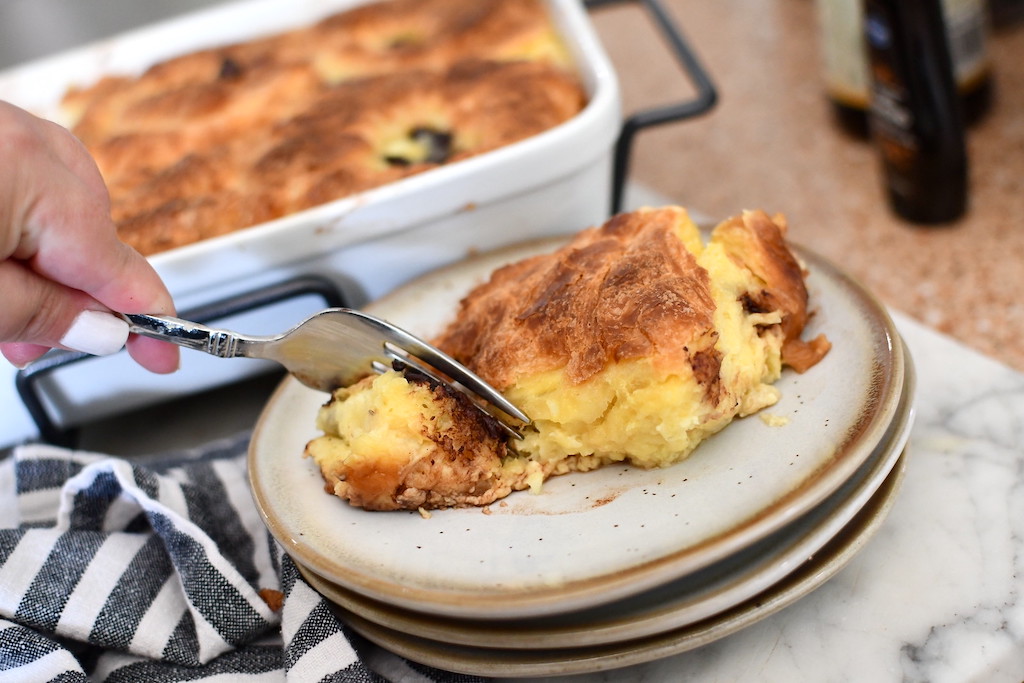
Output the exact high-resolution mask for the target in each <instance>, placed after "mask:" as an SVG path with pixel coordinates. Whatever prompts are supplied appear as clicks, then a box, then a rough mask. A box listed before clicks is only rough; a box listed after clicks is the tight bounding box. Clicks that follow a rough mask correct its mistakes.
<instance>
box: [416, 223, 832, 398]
mask: <svg viewBox="0 0 1024 683" xmlns="http://www.w3.org/2000/svg"><path fill="white" fill-rule="evenodd" d="M680 211H681V209H678V208H674V207H669V208H664V209H657V210H651V211H646V212H635V213H630V214H622V215H619V216H616V217H614V218H612V219H611V220H610V221H608V223H607V224H605V225H604V226H602V227H600V228H591V229H589V230H586V231H584V232H582V233H580V234H579V235H578V236H577V237H576V238H575V239H574V240H572V242H570V243H569V244H567V245H566V246H565V247H563V248H561V249H559V250H558V251H555V252H553V253H550V254H544V255H540V256H536V257H533V258H530V259H527V260H524V261H522V262H519V263H515V264H512V265H509V266H507V267H505V268H502V269H500V270H498V271H497V272H495V273H494V275H493V276H492V277H491V279H490V281H489V282H487V283H486V284H484V285H481V286H480V287H478V288H477V289H475V290H474V291H473V292H472V293H470V294H469V295H468V296H467V297H466V298H465V299H464V300H463V301H462V303H461V305H460V310H459V312H458V313H457V315H456V316H455V318H454V320H453V322H452V323H451V325H450V326H449V327H448V328H447V329H446V330H445V332H444V333H443V335H442V336H441V337H440V338H438V339H437V340H436V343H437V344H438V345H439V346H440V347H441V348H443V349H445V350H446V351H448V352H449V353H450V354H452V355H453V356H454V357H455V358H457V359H459V360H460V361H462V362H463V363H466V364H468V365H469V366H470V367H472V368H473V369H474V370H475V371H476V372H478V373H479V374H481V376H483V378H484V379H485V380H487V381H488V382H490V383H491V384H493V385H494V386H495V387H497V388H498V389H499V390H504V389H506V388H508V387H509V386H511V385H513V384H514V383H515V381H516V378H517V377H520V376H524V375H530V374H533V373H537V372H543V371H545V370H550V369H554V368H562V367H564V368H565V376H566V378H567V379H568V380H569V381H570V382H573V383H576V384H579V383H583V382H586V381H587V380H588V379H589V378H591V377H593V376H594V375H595V374H597V373H599V372H601V371H602V370H603V369H604V368H606V367H607V366H608V365H609V364H611V363H613V362H621V361H625V360H630V359H634V358H645V357H649V358H652V359H653V360H654V361H655V362H656V363H657V364H659V365H660V366H661V367H662V368H664V369H667V370H668V369H671V368H672V367H674V366H679V365H680V364H686V365H689V366H692V368H693V370H694V374H695V375H697V376H698V377H702V378H703V379H704V380H705V381H707V382H714V378H715V377H717V374H718V367H719V365H720V363H721V353H720V352H719V351H717V350H716V349H715V342H716V339H717V336H718V333H717V332H716V330H715V324H714V310H715V302H714V298H713V296H712V293H711V281H710V278H709V275H708V272H707V270H705V269H704V268H703V267H701V266H700V265H699V264H698V263H697V259H696V258H695V256H694V254H693V253H692V252H691V250H689V249H687V245H686V244H685V243H684V242H683V241H681V240H680V239H679V238H678V235H677V233H676V232H675V231H674V230H672V229H671V225H672V224H673V223H675V222H677V221H678V220H679V214H678V212H680ZM714 234H715V237H714V239H716V240H719V241H721V242H722V244H723V246H724V248H725V250H726V252H727V253H728V255H729V257H730V258H732V259H733V260H735V261H736V262H737V263H739V264H741V265H742V266H743V267H745V268H747V269H749V270H750V271H751V272H752V273H753V274H754V275H755V276H756V278H757V279H758V280H759V281H760V282H761V283H762V284H763V286H762V287H760V288H758V289H755V290H751V291H748V292H745V293H744V298H743V301H742V304H743V307H744V309H745V310H747V311H749V312H753V313H760V312H769V311H778V312H779V313H780V314H781V323H780V325H781V329H782V331H783V335H784V344H783V362H785V363H787V364H789V365H791V366H792V367H794V368H795V369H797V370H798V371H802V370H805V369H806V368H807V367H810V365H813V364H814V363H815V362H817V360H819V359H820V358H821V357H822V355H824V352H825V351H826V350H827V342H825V340H824V339H823V338H821V339H819V340H815V341H814V342H804V341H802V340H801V339H800V335H801V333H802V332H803V330H804V326H805V325H806V323H807V319H808V310H807V301H808V296H807V289H806V287H805V285H804V278H803V271H802V268H801V266H800V263H799V262H798V261H797V259H796V258H795V256H794V255H793V254H792V252H791V251H790V250H789V248H788V247H787V246H786V244H785V241H784V234H785V225H784V223H783V222H782V220H781V219H779V222H776V221H774V220H773V219H772V218H771V217H769V216H768V215H767V214H766V213H764V212H762V211H750V212H745V213H743V214H742V215H741V216H737V217H734V218H731V219H729V220H727V221H725V222H723V223H722V224H721V225H719V226H718V227H717V228H716V230H715V233H714Z"/></svg>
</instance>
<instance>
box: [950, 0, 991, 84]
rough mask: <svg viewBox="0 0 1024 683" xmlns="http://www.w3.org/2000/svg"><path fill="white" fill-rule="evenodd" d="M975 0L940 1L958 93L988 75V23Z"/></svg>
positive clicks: (989, 66)
mask: <svg viewBox="0 0 1024 683" xmlns="http://www.w3.org/2000/svg"><path fill="white" fill-rule="evenodd" d="M980 5H981V3H979V2H977V0H943V3H942V9H943V13H944V15H945V19H946V31H947V32H948V34H949V52H950V56H951V57H952V58H953V71H954V72H955V74H956V82H957V85H958V86H959V87H960V90H961V91H963V90H965V89H970V88H972V87H974V86H976V85H977V84H978V83H979V82H980V81H981V79H982V78H984V77H985V75H986V74H987V73H988V71H989V69H990V68H991V65H990V64H989V54H988V49H987V46H988V23H987V21H986V17H985V12H984V8H983V7H980Z"/></svg>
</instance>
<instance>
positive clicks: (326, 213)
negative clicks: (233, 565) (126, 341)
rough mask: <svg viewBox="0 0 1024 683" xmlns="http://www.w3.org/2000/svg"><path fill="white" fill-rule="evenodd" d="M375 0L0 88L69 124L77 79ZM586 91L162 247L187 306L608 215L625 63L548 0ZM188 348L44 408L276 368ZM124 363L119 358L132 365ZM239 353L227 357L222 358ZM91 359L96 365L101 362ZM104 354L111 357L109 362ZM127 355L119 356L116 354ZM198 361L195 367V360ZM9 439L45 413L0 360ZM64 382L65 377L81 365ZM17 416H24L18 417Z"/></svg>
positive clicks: (220, 22) (168, 40)
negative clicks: (156, 368) (458, 147)
mask: <svg viewBox="0 0 1024 683" xmlns="http://www.w3.org/2000/svg"><path fill="white" fill-rule="evenodd" d="M365 1H366V0H242V1H241V2H233V3H230V4H225V5H222V6H216V7H213V8H211V9H208V10H203V11H199V12H195V13H191V14H188V15H185V16H182V17H180V18H177V19H173V20H169V21H164V22H161V23H159V24H154V25H151V26H148V27H145V28H142V29H138V30H135V31H132V32H129V33H125V34H122V35H119V36H116V37H114V38H112V39H109V40H105V41H102V42H98V43H95V44H91V45H88V46H86V47H83V48H80V49H75V50H71V51H69V52H66V53H62V54H59V55H56V56H53V57H50V58H46V59H42V60H39V61H36V62H32V63H29V64H25V65H23V66H20V67H17V68H14V69H11V70H8V71H6V72H0V99H4V100H7V101H9V102H12V103H14V104H17V105H19V106H21V107H24V108H26V109H28V110H30V111H33V112H35V113H37V114H39V115H41V116H44V117H47V118H51V119H53V120H56V121H58V122H61V113H60V109H59V106H58V103H59V101H60V99H61V97H62V95H63V93H64V92H65V91H66V90H67V88H68V87H69V86H72V85H76V84H88V83H91V82H93V81H95V80H96V79H98V78H99V77H100V76H102V75H104V74H109V73H137V72H140V71H142V70H143V69H145V68H146V67H148V66H149V65H151V64H152V63H154V62H157V61H160V60H163V59H166V58H169V57H172V56H175V55H179V54H182V53H186V52H189V51H192V50H196V49H201V48H206V47H212V46H215V45H222V44H225V43H230V42H236V41H241V40H246V39H249V38H254V37H257V36H259V35H264V34H267V33H273V32H278V31H282V30H286V29H289V28H293V27H297V26H301V25H304V24H309V23H311V22H313V21H316V20H317V19H319V18H321V17H323V16H325V15H327V14H329V13H332V12H335V11H338V10H339V9H344V8H347V7H351V6H355V5H358V4H362V3H364V2H365ZM547 1H548V4H549V6H550V10H551V14H552V16H553V18H554V21H555V22H556V25H557V26H558V28H559V30H560V31H561V33H562V36H563V38H564V40H565V42H566V43H567V45H568V48H569V50H570V53H571V54H572V56H573V58H574V61H575V64H576V67H577V69H578V71H579V74H580V76H581V79H582V82H583V84H584V87H585V89H586V92H587V95H588V104H587V105H586V107H585V108H584V110H583V111H582V112H581V113H580V114H578V115H577V116H576V117H574V118H573V119H571V120H569V121H567V122H565V123H564V124H562V125H560V126H558V127H556V128H553V129H551V130H549V131H547V132H544V133H542V134H540V135H536V136H534V137H532V138H529V139H527V140H524V141H521V142H518V143H515V144H513V145H510V146H508V147H504V148H502V149H499V150H496V151H493V152H489V153H487V154H484V155H480V156H477V157H474V158H470V159H467V160H465V161H460V162H458V163H453V164H451V165H447V166H443V167H441V168H438V169H435V170H431V171H429V172H426V173H422V174H419V175H415V176H412V177H410V178H407V179H405V180H402V181H399V182H396V183H392V184H390V185H387V186H384V187H381V188H378V189H375V190H372V191H368V192H365V193H362V194H359V195H356V196H352V197H349V198H345V199H341V200H338V201H334V202H331V203H328V204H324V205H322V206H319V207H315V208H313V209H310V210H307V211H303V212H301V213H297V214H293V215H291V216H287V217H284V218H281V219H278V220H275V221H272V222H269V223H265V224H262V225H259V226H256V227H253V228H248V229H244V230H240V231H237V232H234V233H230V234H227V235H224V236H222V237H217V238H214V239H209V240H205V241H203V242H199V243H196V244H192V245H188V246H184V247H181V248H178V249H174V250H172V251H168V252H164V253H161V254H157V255H154V256H153V257H151V259H150V260H151V262H152V263H153V265H154V267H155V268H156V269H157V271H158V272H159V273H160V274H161V276H162V277H163V278H164V280H165V282H166V283H167V285H168V287H169V289H170V290H171V293H172V294H173V295H174V297H175V301H176V303H177V305H178V308H179V310H185V309H188V308H191V307H195V306H198V305H202V304H206V303H209V302H210V301H212V300H216V299H221V298H224V297H228V296H232V295H235V294H237V293H239V292H245V291H249V290H252V289H255V288H259V287H262V286H265V285H267V284H271V283H274V282H278V281H281V280H284V279H286V278H288V277H291V276H294V275H297V274H311V273H312V274H318V275H322V276H325V277H327V278H329V279H330V280H331V281H332V282H334V284H335V285H336V286H337V287H338V288H339V290H340V291H341V292H343V294H344V296H345V298H346V303H347V305H353V306H358V305H361V304H362V303H363V302H365V301H366V300H369V299H373V298H377V297H378V296H380V295H382V294H384V293H385V292H387V291H389V290H391V289H392V288H394V287H395V286H396V285H398V284H400V283H402V282H405V281H407V280H409V279H410V278H412V277H414V276H417V275H419V274H421V273H423V272H426V271H428V270H431V269H434V268H437V267H439V266H441V265H444V264H447V263H450V262H453V261H455V260H458V259H460V258H462V257H464V256H465V255H466V254H467V253H469V252H472V251H474V250H482V249H491V248H494V247H498V246H502V245H504V244H508V243H511V242H516V241H520V240H524V239H529V238H532V237H537V236H544V235H553V234H563V233H571V232H575V231H578V230H580V229H582V228H584V227H587V226H589V225H592V224H595V223H599V222H600V221H602V220H603V219H604V218H605V217H606V216H607V213H608V209H609V206H610V203H611V192H612V166H613V156H614V154H615V141H616V139H617V138H618V136H619V133H620V129H621V127H622V114H621V111H620V93H619V86H618V81H617V78H616V75H615V72H614V70H613V68H612V66H611V64H610V62H609V60H608V58H607V56H606V54H605V53H604V50H603V48H602V47H601V45H600V42H599V41H598V39H597V36H596V35H595V33H594V30H593V27H592V26H591V23H590V20H589V17H588V16H587V13H586V11H585V9H584V6H583V3H582V1H581V0H547ZM308 308H309V304H308V302H307V303H306V304H305V305H304V306H300V307H298V308H297V309H295V310H293V311H291V312H290V313H285V312H282V311H281V310H280V307H277V309H276V310H275V311H274V312H273V313H272V314H268V316H264V318H263V319H262V320H253V319H252V318H251V316H250V318H249V319H248V320H247V324H249V325H251V326H250V327H246V328H244V329H242V328H240V331H245V332H250V333H271V332H273V331H281V330H283V329H285V328H286V327H288V326H290V325H291V324H293V323H295V322H297V321H298V320H299V319H301V317H303V316H304V315H306V314H307V313H308V312H309V311H308V310H307V309H308ZM197 355H199V354H194V353H188V352H186V353H185V354H184V357H183V370H182V371H180V372H179V373H177V374H176V375H175V376H172V377H160V378H155V377H153V376H151V375H149V374H148V373H144V372H142V371H138V372H133V371H132V369H131V364H130V363H129V362H128V361H127V359H123V358H122V359H119V360H116V361H115V360H111V359H104V360H97V361H93V360H90V361H86V362H84V363H79V364H77V365H78V366H84V367H76V368H74V372H73V373H71V371H69V370H61V373H60V375H59V376H57V375H55V376H53V377H48V378H46V383H47V385H48V391H47V394H48V412H50V413H52V414H53V417H54V421H55V422H57V423H58V424H62V425H74V424H81V423H84V422H87V421H89V420H93V419H96V418H99V417H103V416H105V415H109V414H114V413H116V412H119V411H123V410H125V409H126V408H128V407H136V406H139V405H144V404H147V403H153V402H155V401H159V400H162V399H163V398H165V397H166V396H168V395H178V394H182V393H188V392H194V391H197V390H202V389H206V388H211V387H214V386H218V385H221V384H224V383H226V382H230V381H234V380H237V379H239V378H241V377H244V376H247V375H251V374H254V373H256V372H259V371H261V370H264V369H266V367H265V366H264V365H262V364H261V363H258V362H252V363H250V362H247V361H220V362H219V363H218V362H214V365H215V366H216V370H213V369H212V368H211V367H210V365H211V364H210V362H209V360H210V359H203V361H199V360H198V359H195V358H194V356H197ZM122 365H123V366H125V367H123V368H122V367H120V366H122ZM228 365H230V368H228V367H226V366H228ZM88 366H95V369H89V367H88ZM104 366H106V367H104ZM115 366H116V367H115ZM193 368H196V369H193ZM0 371H2V372H3V374H6V375H10V376H11V379H10V380H6V381H5V377H4V376H3V375H0V400H2V402H3V405H4V406H13V409H5V410H4V411H3V417H2V418H0V419H2V423H0V445H5V444H9V443H14V442H16V441H20V440H23V439H25V438H31V437H32V436H33V434H34V432H35V425H34V424H33V422H32V420H31V419H30V417H29V416H28V414H27V412H26V411H25V410H24V408H23V406H21V402H20V400H19V399H18V397H17V394H16V392H15V391H14V388H13V381H11V380H13V375H14V372H13V369H11V368H10V367H9V366H6V365H5V366H3V367H2V368H0ZM71 374H73V375H74V377H68V378H67V379H66V381H65V379H64V377H63V376H64V375H71ZM12 421H13V422H12Z"/></svg>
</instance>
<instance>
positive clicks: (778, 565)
mask: <svg viewBox="0 0 1024 683" xmlns="http://www.w3.org/2000/svg"><path fill="white" fill-rule="evenodd" d="M912 369H913V366H912V364H910V363H908V364H907V370H908V372H907V380H906V383H905V385H904V391H903V396H904V398H903V401H902V402H901V405H900V409H899V413H898V415H897V417H896V419H894V421H893V424H892V426H891V428H890V430H889V433H888V434H887V435H886V437H885V439H884V440H883V442H882V443H881V444H879V446H878V448H877V449H876V451H875V453H873V454H872V456H871V457H870V458H868V461H867V462H866V463H865V464H864V465H863V466H861V468H860V469H859V470H858V471H857V472H856V473H854V475H853V476H851V477H850V478H849V479H847V481H846V482H845V483H844V484H843V485H842V486H841V487H840V488H839V490H837V491H836V492H835V493H833V494H832V495H831V496H829V497H828V498H827V499H826V500H825V501H823V502H822V503H821V504H819V505H817V506H816V507H815V508H814V509H812V510H811V511H810V512H808V513H807V514H805V515H803V516H801V517H799V518H798V519H797V520H795V521H794V522H792V523H791V524H788V525H787V526H785V527H783V528H782V529H780V530H779V531H776V532H775V533H773V534H771V535H769V536H767V537H765V538H764V539H762V540H760V541H758V542H757V543H754V544H753V545H751V546H749V547H747V548H744V549H743V550H742V551H740V552H737V553H735V554H733V555H730V556H729V557H727V558H725V559H723V560H720V561H718V562H716V563H714V564H712V565H710V566H708V567H706V568H704V569H702V570H700V571H697V572H695V573H693V574H688V575H686V576H684V577H682V578H679V579H676V580H674V581H670V582H668V583H666V584H663V585H660V586H656V587H655V588H653V589H651V590H648V591H644V592H643V593H640V594H638V595H634V596H631V597H628V598H626V599H624V600H619V601H616V602H612V603H609V604H606V605H600V606H598V607H594V608H591V609H585V610H580V611H576V612H571V613H567V614H555V615H550V616H544V617H537V618H533V619H515V620H503V621H496V620H486V621H484V620H479V619H453V618H450V617H439V616H436V615H431V614H424V613H422V612H414V611H412V610H405V609H402V608H399V607H395V606H393V605H390V604H387V603H382V602H378V601H375V600H370V599H369V598H365V597H364V596H362V595H360V594H359V593H356V592H355V591H350V590H347V589H345V588H343V587H342V586H339V585H338V584H336V583H334V582H331V581H328V580H327V579H325V578H323V577H321V576H319V575H317V574H316V573H315V572H313V571H312V570H310V569H308V568H305V567H303V566H302V565H301V563H297V564H298V566H299V570H300V571H301V572H302V573H303V575H304V576H305V577H306V580H307V581H308V582H309V583H310V584H311V585H312V586H313V588H315V589H316V590H317V591H318V592H320V593H321V594H322V595H323V596H324V597H326V598H327V599H328V600H330V601H331V602H333V603H335V604H336V605H339V606H340V607H343V608H344V609H345V610H346V611H347V612H349V613H352V614H355V615H356V616H358V617H361V618H363V619H365V620H367V621H371V622H373V623H376V624H378V625H380V626H383V627H385V628H388V629H391V630H396V631H400V632H403V633H406V634H409V635H413V636H418V637H421V638H426V639H430V640H437V641H441V642H445V643H449V644H453V645H469V646H473V647H486V648H496V647H500V648H501V649H535V648H545V649H551V648H570V647H590V646H595V645H604V644H609V643H616V642H622V641H625V640H632V639H635V638H642V637H647V636H651V635H654V634H657V633H662V632H665V631H670V630H674V629H679V628H682V627H683V626H688V625H691V624H694V623H697V622H698V621H701V620H703V619H707V618H709V617H712V616H714V615H716V614H720V613H722V612H725V611H727V610H729V609H731V608H733V607H735V606H736V605H738V604H740V603H742V602H744V601H745V600H748V599H750V598H752V597H754V596H755V595H758V594H759V593H761V592H762V591H764V590H766V589H768V588H770V587H771V586H773V585H775V584H776V583H778V582H779V581H781V580H783V579H784V578H785V577H786V576H787V575H788V574H789V573H791V572H793V571H794V570H795V569H796V568H798V567H799V566H801V565H802V564H803V563H804V562H805V561H806V560H807V558H808V557H812V556H814V555H815V554H816V553H817V552H818V551H820V550H821V548H822V547H824V546H825V545H826V544H827V543H828V542H829V541H830V540H831V539H832V538H833V536H835V535H836V534H838V533H839V532H840V531H841V530H842V529H843V528H844V527H846V525H847V524H849V523H850V522H851V520H852V519H853V518H854V517H855V516H856V515H857V514H858V513H859V512H860V510H861V509H862V508H864V507H866V506H867V505H868V504H869V501H870V500H871V499H872V498H873V496H874V495H875V493H876V492H877V491H878V490H879V489H880V488H881V487H882V486H883V485H884V482H885V481H886V480H887V479H888V477H889V475H890V474H891V472H892V470H893V468H894V466H895V464H896V462H897V461H898V460H899V458H900V457H901V455H902V454H903V449H904V446H905V445H906V443H907V439H908V437H909V435H910V429H911V427H912V425H913V418H914V410H913V395H914V373H913V372H912Z"/></svg>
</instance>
